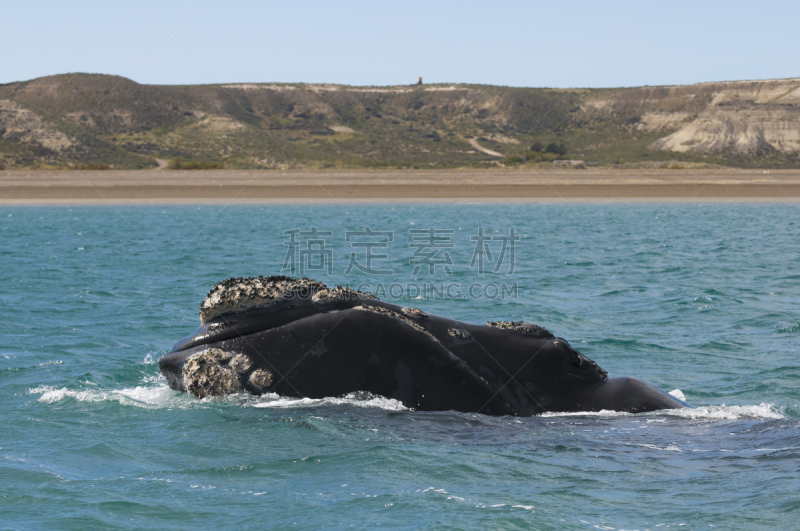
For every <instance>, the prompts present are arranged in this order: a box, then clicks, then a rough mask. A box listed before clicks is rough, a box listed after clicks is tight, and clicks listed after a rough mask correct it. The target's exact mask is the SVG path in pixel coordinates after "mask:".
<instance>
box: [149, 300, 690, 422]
mask: <svg viewBox="0 0 800 531" xmlns="http://www.w3.org/2000/svg"><path fill="white" fill-rule="evenodd" d="M357 306H360V307H362V308H365V309H356V307H357ZM380 308H383V309H384V311H383V312H379V309H380ZM386 310H388V311H386ZM412 315H413V314H412V313H409V314H408V315H407V314H404V313H403V309H402V307H400V306H397V305H394V304H389V303H386V302H382V301H379V300H375V299H369V298H366V297H361V296H358V297H354V298H352V299H350V300H339V301H333V302H325V303H315V302H313V301H312V300H311V299H310V298H308V297H294V298H289V299H288V300H284V301H282V302H280V303H277V304H275V305H272V306H270V307H267V308H259V309H254V310H250V311H247V312H243V313H236V314H225V315H220V316H218V317H216V318H214V319H211V320H210V321H209V322H207V323H205V324H204V325H203V326H201V327H200V328H198V329H197V330H196V331H195V333H194V334H192V335H191V336H189V337H187V338H184V339H183V340H181V341H179V342H178V343H177V344H176V345H175V348H174V350H173V352H171V353H169V354H167V355H165V356H164V357H163V358H162V359H161V360H160V362H159V363H160V366H161V370H162V372H163V373H164V374H165V375H166V376H167V379H168V381H169V382H170V385H171V386H172V387H173V388H175V389H180V388H182V387H183V386H182V372H181V371H182V368H183V363H184V362H185V360H186V359H187V358H188V357H189V356H191V355H192V354H194V353H196V352H199V351H202V350H204V349H206V348H209V347H215V348H219V349H222V350H223V351H226V352H230V353H241V354H245V355H246V356H248V357H249V358H250V360H251V361H252V367H251V368H250V372H252V371H254V370H257V369H263V370H267V371H269V372H270V373H271V374H272V375H273V379H272V384H271V386H270V387H269V388H268V389H256V388H253V387H252V386H248V384H247V376H248V374H242V375H241V379H242V382H243V387H244V388H245V390H247V391H249V392H251V393H255V394H258V393H262V392H271V393H277V394H279V395H282V396H292V397H309V398H324V397H332V396H334V397H335V396H343V395H346V394H349V393H353V392H369V393H372V394H375V395H381V396H385V397H388V398H394V399H397V400H399V401H401V402H402V403H403V404H404V405H405V406H407V407H409V408H413V409H416V410H420V411H443V410H455V411H462V412H479V413H485V414H489V415H520V416H530V415H536V414H541V413H545V412H575V411H600V410H603V409H605V410H616V411H627V412H633V413H639V412H646V411H655V410H660V409H675V408H683V407H687V406H688V405H687V404H685V403H684V402H681V401H679V400H677V399H675V398H673V397H672V396H670V395H668V394H667V393H664V392H663V391H661V390H659V389H657V388H655V387H653V386H651V385H650V384H647V383H646V382H643V381H641V380H638V379H636V378H626V377H623V378H608V377H607V374H606V371H604V370H603V369H602V368H601V367H599V366H598V365H597V364H596V363H595V362H594V361H592V360H590V359H589V358H587V357H586V356H584V355H583V354H581V353H580V352H578V351H577V350H575V349H574V348H572V346H571V345H570V344H569V343H568V342H567V341H566V340H564V339H562V338H558V337H553V336H552V335H551V334H550V333H549V332H547V331H546V330H544V329H539V331H538V332H536V333H535V334H532V333H530V328H528V329H527V331H528V332H529V333H523V332H521V331H516V330H507V329H501V328H497V327H493V326H487V325H475V324H468V323H462V322H459V321H454V320H451V319H446V318H443V317H438V316H433V315H430V316H425V317H420V316H412Z"/></svg>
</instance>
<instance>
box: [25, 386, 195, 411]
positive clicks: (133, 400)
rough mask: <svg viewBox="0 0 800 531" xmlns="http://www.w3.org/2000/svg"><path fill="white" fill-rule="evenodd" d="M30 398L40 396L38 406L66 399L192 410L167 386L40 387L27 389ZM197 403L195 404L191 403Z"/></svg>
mask: <svg viewBox="0 0 800 531" xmlns="http://www.w3.org/2000/svg"><path fill="white" fill-rule="evenodd" d="M28 393H30V394H41V396H40V397H39V402H44V403H48V404H53V403H56V402H61V401H63V400H67V399H73V400H77V401H78V402H117V403H119V404H122V405H125V406H135V407H142V408H147V409H160V408H181V409H187V408H190V407H193V405H194V404H192V402H193V401H192V400H191V399H190V397H188V396H186V395H182V394H177V393H175V391H173V390H172V389H170V388H169V386H168V385H167V384H161V385H157V386H153V387H147V386H137V387H130V388H124V389H115V390H100V389H69V388H67V387H62V388H60V389H59V388H56V387H53V386H49V385H43V386H40V387H35V388H33V389H28ZM194 402H198V401H196V400H195V401H194Z"/></svg>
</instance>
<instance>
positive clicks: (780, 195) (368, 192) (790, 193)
mask: <svg viewBox="0 0 800 531" xmlns="http://www.w3.org/2000/svg"><path fill="white" fill-rule="evenodd" d="M798 200H800V171H797V170H767V171H765V170H722V171H716V170H701V171H688V170H686V171H684V170H561V171H558V170H553V171H515V170H495V171H479V170H465V171H458V170H452V171H437V170H427V171H419V170H413V171H412V170H407V171H366V170H365V171H313V172H312V171H302V170H295V171H258V170H253V171H238V170H224V171H163V170H162V171H117V170H110V171H7V170H6V171H0V205H24V204H32V205H35V204H168V203H219V204H225V203H318V202H324V203H337V202H341V203H352V202H462V201H463V202H484V201H485V202H540V201H541V202H573V201H581V202H582V201H681V202H687V201H701V202H710V201H714V202H721V201H724V202H727V201H735V202H747V201H754V202H765V201H768V202H793V201H798Z"/></svg>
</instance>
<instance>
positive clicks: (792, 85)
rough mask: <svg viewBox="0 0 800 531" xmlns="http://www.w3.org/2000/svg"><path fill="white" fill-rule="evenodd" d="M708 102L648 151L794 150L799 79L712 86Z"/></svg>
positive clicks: (799, 121)
mask: <svg viewBox="0 0 800 531" xmlns="http://www.w3.org/2000/svg"><path fill="white" fill-rule="evenodd" d="M714 86H715V87H716V90H715V94H714V96H713V99H712V101H711V103H709V104H708V106H707V107H706V108H705V109H703V110H702V111H701V112H700V113H698V114H697V115H696V116H694V117H693V118H691V119H687V120H686V123H684V124H683V125H682V126H681V127H680V128H679V129H678V130H677V131H675V132H673V133H672V134H669V135H667V136H665V137H664V138H661V139H659V140H657V141H656V142H654V143H653V144H652V146H651V147H652V148H653V149H658V150H664V151H678V152H687V151H693V152H698V153H711V152H718V151H733V152H736V153H745V154H754V153H758V152H763V151H765V150H776V151H781V152H798V151H800V80H798V79H789V80H777V81H753V82H736V83H717V84H714Z"/></svg>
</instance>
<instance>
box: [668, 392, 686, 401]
mask: <svg viewBox="0 0 800 531" xmlns="http://www.w3.org/2000/svg"><path fill="white" fill-rule="evenodd" d="M669 395H670V396H674V397H675V398H677V399H678V400H682V401H684V402H686V395H684V394H683V391H681V390H680V389H673V390H672V391H670V392H669Z"/></svg>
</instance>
